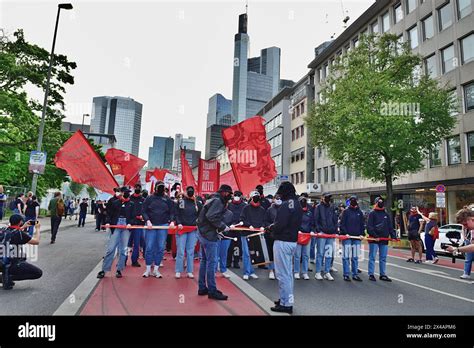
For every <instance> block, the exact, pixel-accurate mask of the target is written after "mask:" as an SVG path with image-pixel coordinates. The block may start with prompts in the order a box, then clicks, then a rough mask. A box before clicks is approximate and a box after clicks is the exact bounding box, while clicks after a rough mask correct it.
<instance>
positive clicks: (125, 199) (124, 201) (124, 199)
mask: <svg viewBox="0 0 474 348" xmlns="http://www.w3.org/2000/svg"><path fill="white" fill-rule="evenodd" d="M120 200H121V201H122V203H126V202H128V201H129V200H130V197H129V198H124V197H123V196H122V197H120Z"/></svg>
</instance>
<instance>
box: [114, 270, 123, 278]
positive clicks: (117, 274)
mask: <svg viewBox="0 0 474 348" xmlns="http://www.w3.org/2000/svg"><path fill="white" fill-rule="evenodd" d="M115 277H117V278H122V272H120V271H119V270H117V272H115Z"/></svg>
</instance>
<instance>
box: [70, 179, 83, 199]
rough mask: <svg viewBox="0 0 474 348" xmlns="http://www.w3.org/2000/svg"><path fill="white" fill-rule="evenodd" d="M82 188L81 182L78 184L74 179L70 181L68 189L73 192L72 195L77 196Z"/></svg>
mask: <svg viewBox="0 0 474 348" xmlns="http://www.w3.org/2000/svg"><path fill="white" fill-rule="evenodd" d="M83 188H84V185H83V184H79V183H77V182H75V181H71V182H70V184H69V190H71V192H72V193H73V194H74V196H79V195H80V193H81V192H82V189H83Z"/></svg>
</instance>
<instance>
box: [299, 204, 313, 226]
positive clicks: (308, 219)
mask: <svg viewBox="0 0 474 348" xmlns="http://www.w3.org/2000/svg"><path fill="white" fill-rule="evenodd" d="M300 231H301V232H312V231H314V216H313V212H312V211H311V209H310V208H309V207H308V210H307V211H304V210H303V218H302V220H301V227H300Z"/></svg>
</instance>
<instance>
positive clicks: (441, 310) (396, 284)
mask: <svg viewBox="0 0 474 348" xmlns="http://www.w3.org/2000/svg"><path fill="white" fill-rule="evenodd" d="M393 252H394V253H395V254H398V255H399V254H400V251H397V250H395V251H394V250H393V249H391V251H390V253H393ZM365 257H366V258H367V257H368V253H367V252H366V253H365ZM387 262H388V266H387V274H388V275H389V276H390V277H391V278H392V279H393V282H392V283H386V282H382V281H380V280H378V277H377V282H371V281H369V280H368V275H367V260H365V261H363V262H361V264H360V268H361V269H362V270H363V273H362V274H361V278H362V279H363V282H360V283H358V282H354V281H351V282H345V281H344V280H343V279H342V260H341V259H340V258H337V259H336V260H335V264H334V265H335V267H336V268H337V269H338V270H339V272H338V273H336V274H335V275H334V278H335V281H334V282H330V281H327V280H324V281H318V280H315V279H314V272H312V273H310V276H311V279H310V280H303V279H301V280H296V281H295V301H296V303H295V307H294V311H295V314H300V315H473V314H474V291H473V290H474V285H473V284H471V283H470V282H467V281H464V280H461V279H459V276H460V275H461V274H462V271H461V270H459V269H454V268H449V267H443V266H437V265H429V264H422V265H415V264H412V263H407V262H406V261H405V258H404V257H400V256H397V257H395V256H389V257H388V261H387ZM457 262H458V263H463V262H464V261H463V260H459V261H457ZM314 266H315V265H311V264H310V268H313V270H314ZM233 271H234V272H235V273H238V274H239V275H240V273H241V272H238V271H241V270H233ZM376 272H378V263H377V264H376ZM256 273H257V274H258V275H259V276H260V279H257V280H251V281H249V284H251V285H252V286H253V287H254V288H256V289H257V290H259V291H260V292H261V293H263V294H264V295H265V296H266V297H268V298H270V299H277V298H278V284H277V282H276V281H271V280H269V279H268V271H265V270H261V269H258V270H257V272H256Z"/></svg>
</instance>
